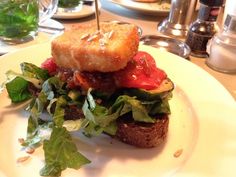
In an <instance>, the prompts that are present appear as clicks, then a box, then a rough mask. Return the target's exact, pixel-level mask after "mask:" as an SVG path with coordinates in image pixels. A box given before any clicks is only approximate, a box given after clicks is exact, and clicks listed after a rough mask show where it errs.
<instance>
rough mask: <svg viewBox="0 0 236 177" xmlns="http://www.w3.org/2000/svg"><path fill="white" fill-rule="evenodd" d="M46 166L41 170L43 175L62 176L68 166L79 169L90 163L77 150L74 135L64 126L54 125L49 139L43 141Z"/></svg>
mask: <svg viewBox="0 0 236 177" xmlns="http://www.w3.org/2000/svg"><path fill="white" fill-rule="evenodd" d="M43 149H44V155H45V166H44V167H43V168H42V169H41V170H40V175H42V176H60V175H61V172H62V171H63V170H65V169H66V168H74V169H79V168H80V167H81V166H82V165H85V164H88V163H90V160H88V159H87V158H86V157H84V156H83V155H82V154H81V153H79V152H78V151H77V147H76V145H75V144H74V143H73V140H72V137H71V135H70V134H69V132H68V131H67V130H66V129H65V128H64V127H54V128H53V130H52V133H51V137H50V139H49V140H44V143H43Z"/></svg>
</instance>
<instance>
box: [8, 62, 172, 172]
mask: <svg viewBox="0 0 236 177" xmlns="http://www.w3.org/2000/svg"><path fill="white" fill-rule="evenodd" d="M20 66H21V73H16V72H14V71H8V72H7V73H6V75H7V81H6V83H5V86H6V89H7V92H8V94H9V97H10V99H11V100H12V103H13V104H14V103H19V102H24V101H26V100H29V99H31V101H30V104H29V106H28V107H27V111H29V118H28V127H27V135H26V138H25V140H24V142H23V143H22V144H21V145H22V146H24V147H25V148H27V147H30V148H37V147H39V146H41V145H42V146H43V150H44V156H45V166H44V167H43V168H42V169H41V170H40V175H42V176H60V175H61V172H62V171H63V170H65V169H66V168H74V169H79V168H80V167H81V166H83V165H85V164H88V163H90V162H91V161H90V160H88V159H87V158H86V157H85V156H84V155H83V154H81V153H80V152H78V150H77V147H76V144H75V143H74V142H73V138H72V136H71V134H70V131H78V130H81V131H83V133H84V135H85V136H87V137H90V136H97V135H100V134H101V133H102V132H106V133H108V134H110V135H115V133H116V130H117V126H116V120H117V119H118V118H119V117H120V116H121V115H124V114H127V113H130V114H132V117H133V119H134V120H135V121H141V122H150V123H153V122H155V118H154V115H156V114H159V113H165V114H168V113H170V108H169V104H168V100H169V98H170V97H171V90H172V89H173V88H170V89H167V92H165V94H163V95H162V94H161V93H159V94H158V97H155V99H150V98H151V97H149V96H147V97H148V98H147V99H145V97H146V96H143V91H141V92H139V91H138V89H137V90H136V92H135V94H136V95H137V96H134V95H133V91H131V90H129V89H120V90H118V91H116V92H114V93H112V94H106V93H102V92H99V91H97V90H93V89H91V88H90V89H89V90H88V91H87V93H83V92H82V91H80V90H78V89H77V90H76V89H69V88H68V87H67V83H65V82H63V81H61V80H60V79H59V77H58V76H57V75H50V74H49V72H48V71H47V70H46V69H42V68H40V67H38V66H36V65H34V64H31V63H26V62H24V63H21V65H20ZM32 88H33V89H32ZM32 90H33V91H32ZM130 91H131V92H130ZM139 93H140V97H139V96H138V95H139ZM150 94H151V95H153V94H155V93H150ZM99 100H102V101H99ZM71 106H75V107H76V108H78V109H79V110H81V111H82V113H83V114H82V116H81V114H78V117H77V118H76V119H74V118H73V120H67V119H65V116H66V110H68V109H70V107H71ZM45 112H46V114H47V116H43V115H44V114H45ZM69 116H70V115H69ZM45 117H46V118H45Z"/></svg>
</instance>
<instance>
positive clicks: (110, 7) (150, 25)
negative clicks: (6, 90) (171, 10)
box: [59, 0, 236, 100]
mask: <svg viewBox="0 0 236 177" xmlns="http://www.w3.org/2000/svg"><path fill="white" fill-rule="evenodd" d="M100 2H101V4H102V7H101V10H100V16H99V17H100V21H109V20H118V21H125V22H129V23H133V24H135V25H138V26H140V27H141V28H142V30H143V35H146V34H156V35H158V32H157V24H158V23H159V22H160V21H162V20H163V19H165V18H166V16H167V15H168V14H166V16H158V15H153V16H151V15H145V14H141V13H140V12H137V11H133V10H129V9H126V8H124V7H121V6H119V5H116V4H113V3H111V2H109V0H101V1H100ZM59 22H61V23H62V24H63V25H64V26H65V28H66V29H68V28H70V26H71V25H73V24H83V23H91V22H96V19H95V15H92V16H89V17H85V18H82V19H74V20H68V19H67V20H59ZM190 61H191V62H192V63H194V64H196V65H198V66H199V67H201V68H203V69H204V70H206V71H207V72H208V73H209V74H211V75H212V76H213V77H215V78H216V79H217V80H218V81H219V82H220V83H221V84H222V85H224V87H225V88H226V89H227V90H228V91H229V92H230V93H231V95H232V96H233V97H234V99H235V100H236V74H224V73H220V72H217V71H214V70H212V69H211V68H209V67H208V66H207V65H206V64H205V61H206V59H205V58H196V57H192V56H190Z"/></svg>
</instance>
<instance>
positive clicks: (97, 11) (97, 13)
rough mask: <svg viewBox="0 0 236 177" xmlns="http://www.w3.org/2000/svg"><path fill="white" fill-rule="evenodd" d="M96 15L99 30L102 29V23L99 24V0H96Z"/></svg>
mask: <svg viewBox="0 0 236 177" xmlns="http://www.w3.org/2000/svg"><path fill="white" fill-rule="evenodd" d="M95 15H96V20H97V30H98V31H99V30H100V24H99V10H98V0H95Z"/></svg>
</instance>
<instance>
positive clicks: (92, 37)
mask: <svg viewBox="0 0 236 177" xmlns="http://www.w3.org/2000/svg"><path fill="white" fill-rule="evenodd" d="M100 29H101V30H100V31H101V32H100V33H98V32H97V28H96V25H95V24H92V25H79V26H75V27H74V28H72V29H71V30H69V31H66V32H65V33H64V34H63V35H61V36H59V37H57V38H56V39H54V40H53V41H52V56H53V58H54V60H55V62H56V64H57V65H58V66H60V67H63V68H69V69H75V70H80V71H89V72H94V71H99V72H112V71H117V70H120V69H122V68H124V67H125V66H126V64H127V63H128V61H130V60H131V59H132V57H133V56H134V55H135V54H136V52H137V51H138V45H139V36H138V31H137V28H136V26H134V25H131V24H122V25H120V24H116V23H105V22H103V23H101V25H100Z"/></svg>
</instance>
